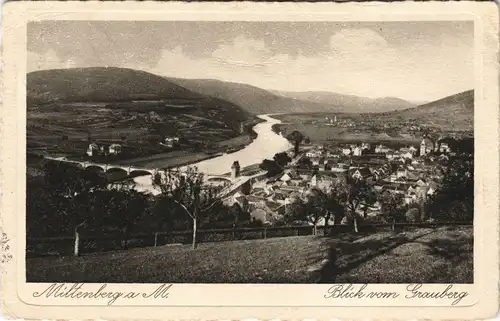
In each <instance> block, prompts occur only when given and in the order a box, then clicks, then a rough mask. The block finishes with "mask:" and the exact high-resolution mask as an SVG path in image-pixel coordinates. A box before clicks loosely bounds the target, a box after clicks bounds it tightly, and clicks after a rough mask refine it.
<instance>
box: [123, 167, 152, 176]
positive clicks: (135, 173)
mask: <svg viewBox="0 0 500 321" xmlns="http://www.w3.org/2000/svg"><path fill="white" fill-rule="evenodd" d="M129 175H130V176H132V177H137V176H146V175H153V173H152V172H151V171H148V170H145V169H132V170H131V171H130V173H129Z"/></svg>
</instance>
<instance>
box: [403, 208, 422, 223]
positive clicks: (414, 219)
mask: <svg viewBox="0 0 500 321" xmlns="http://www.w3.org/2000/svg"><path fill="white" fill-rule="evenodd" d="M405 220H406V222H408V223H418V222H420V210H419V209H418V208H416V207H413V208H410V209H409V210H408V211H407V212H406V213H405Z"/></svg>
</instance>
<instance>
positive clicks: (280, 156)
mask: <svg viewBox="0 0 500 321" xmlns="http://www.w3.org/2000/svg"><path fill="white" fill-rule="evenodd" d="M273 159H274V161H275V162H276V164H278V165H279V166H281V167H285V166H286V165H288V163H290V162H291V161H292V159H291V158H290V156H288V154H287V153H286V152H282V153H277V154H275V155H274V158H273Z"/></svg>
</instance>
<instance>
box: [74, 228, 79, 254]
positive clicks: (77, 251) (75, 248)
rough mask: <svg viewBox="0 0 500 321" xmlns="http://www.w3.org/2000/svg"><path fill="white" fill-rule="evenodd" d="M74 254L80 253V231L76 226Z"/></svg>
mask: <svg viewBox="0 0 500 321" xmlns="http://www.w3.org/2000/svg"><path fill="white" fill-rule="evenodd" d="M73 254H74V256H79V255H80V232H78V227H76V228H75V246H74V253H73Z"/></svg>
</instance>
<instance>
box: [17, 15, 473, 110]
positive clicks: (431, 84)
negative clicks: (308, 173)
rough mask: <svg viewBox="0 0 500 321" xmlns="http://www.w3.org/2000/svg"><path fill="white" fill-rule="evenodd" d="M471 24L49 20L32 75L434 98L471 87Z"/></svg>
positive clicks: (37, 40)
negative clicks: (104, 69) (85, 73)
mask: <svg viewBox="0 0 500 321" xmlns="http://www.w3.org/2000/svg"><path fill="white" fill-rule="evenodd" d="M473 43H474V26H473V22H470V21H439V22H429V21H419V22H408V21H401V22H398V21H394V22H234V21H231V22H223V21H222V22H193V21H157V22H155V21H135V22H131V21H43V22H31V23H30V24H29V25H28V48H27V49H28V61H27V68H28V71H35V70H44V69H54V68H74V67H79V68H80V67H95V66H113V67H126V68H134V69H140V70H144V71H148V72H152V73H155V74H158V75H162V76H169V77H180V78H202V79H219V80H224V81H232V82H238V83H247V84H250V85H254V86H257V87H260V88H264V89H272V90H282V91H329V92H337V93H343V94H353V95H359V96H366V97H399V98H402V99H406V100H411V101H431V100H436V99H440V98H443V97H446V96H449V95H452V94H455V93H458V92H462V91H465V90H469V89H473V87H474V62H473V57H474V48H473Z"/></svg>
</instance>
